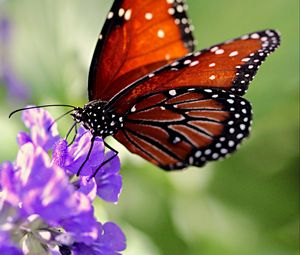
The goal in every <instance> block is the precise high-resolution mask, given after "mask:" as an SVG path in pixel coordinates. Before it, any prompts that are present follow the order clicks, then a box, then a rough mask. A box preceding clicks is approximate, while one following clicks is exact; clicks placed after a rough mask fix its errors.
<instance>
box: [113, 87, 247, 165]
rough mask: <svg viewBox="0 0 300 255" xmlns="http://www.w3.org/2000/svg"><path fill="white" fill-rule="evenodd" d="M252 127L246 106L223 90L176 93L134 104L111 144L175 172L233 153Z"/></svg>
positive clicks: (160, 94) (156, 95) (150, 96)
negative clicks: (121, 146) (118, 143)
mask: <svg viewBox="0 0 300 255" xmlns="http://www.w3.org/2000/svg"><path fill="white" fill-rule="evenodd" d="M250 125H251V106H250V104H249V103H248V102H247V100H245V99H243V98H241V97H239V96H237V95H234V94H233V93H231V92H229V91H225V90H221V89H204V88H194V87H190V88H178V89H171V90H165V91H160V92H155V93H150V94H148V95H144V96H142V97H140V98H138V99H137V101H136V102H135V104H134V105H132V107H131V108H130V109H129V110H128V112H127V113H126V117H125V118H124V127H123V128H122V129H121V130H119V131H118V133H117V134H116V135H115V138H116V139H117V140H118V141H119V142H121V143H122V144H123V145H125V146H126V147H127V148H128V149H129V150H130V151H131V152H133V153H136V154H138V155H140V156H141V157H143V158H144V159H146V160H148V161H150V162H152V163H153V164H155V165H157V166H159V167H160V168H163V169H165V170H173V169H182V168H184V167H187V166H189V165H194V166H202V165H204V164H205V163H206V162H207V161H212V160H217V159H220V158H223V157H225V156H226V155H228V154H230V153H232V152H233V151H235V150H236V148H237V146H238V145H239V144H240V143H241V141H242V140H243V139H244V138H245V137H247V136H248V134H249V129H250Z"/></svg>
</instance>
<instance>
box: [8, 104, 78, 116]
mask: <svg viewBox="0 0 300 255" xmlns="http://www.w3.org/2000/svg"><path fill="white" fill-rule="evenodd" d="M46 107H71V108H73V109H76V107H75V106H73V105H68V104H47V105H38V106H30V107H25V108H20V109H17V110H14V111H13V112H11V113H10V114H9V116H8V118H10V117H11V116H13V115H14V114H15V113H17V112H21V111H26V110H30V109H38V108H46Z"/></svg>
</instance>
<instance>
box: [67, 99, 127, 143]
mask: <svg viewBox="0 0 300 255" xmlns="http://www.w3.org/2000/svg"><path fill="white" fill-rule="evenodd" d="M106 105H107V102H105V101H101V100H94V101H91V102H89V103H87V104H86V105H85V106H84V107H83V108H80V107H77V108H76V109H75V110H74V112H73V113H72V116H73V118H74V120H75V121H76V122H78V123H82V124H83V126H84V127H85V128H86V129H88V130H90V132H91V133H92V134H93V135H94V136H100V137H102V138H105V137H107V136H111V135H114V134H115V133H116V132H117V131H118V130H119V129H120V128H121V127H122V126H123V117H121V116H118V115H117V114H116V113H115V112H113V111H112V110H110V111H107V110H106V109H105V106H106Z"/></svg>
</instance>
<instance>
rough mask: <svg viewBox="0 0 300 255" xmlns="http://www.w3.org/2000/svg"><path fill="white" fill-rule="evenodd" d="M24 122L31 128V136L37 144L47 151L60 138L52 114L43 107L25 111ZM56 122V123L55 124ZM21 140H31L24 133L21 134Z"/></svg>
mask: <svg viewBox="0 0 300 255" xmlns="http://www.w3.org/2000/svg"><path fill="white" fill-rule="evenodd" d="M22 119H23V122H24V124H25V126H26V127H27V128H29V129H30V138H31V141H32V142H33V143H34V144H35V145H39V146H41V147H42V148H43V149H44V150H45V151H48V150H50V149H51V148H52V147H53V145H54V144H55V143H56V142H57V141H58V140H59V138H60V137H59V134H58V130H57V125H56V123H55V121H54V119H53V118H52V116H51V115H50V114H49V113H48V112H46V111H45V110H43V109H32V110H27V111H24V112H23V115H22ZM53 123H54V124H53ZM19 136H21V137H23V138H22V139H21V140H29V139H28V136H27V137H26V135H25V134H24V133H21V134H19Z"/></svg>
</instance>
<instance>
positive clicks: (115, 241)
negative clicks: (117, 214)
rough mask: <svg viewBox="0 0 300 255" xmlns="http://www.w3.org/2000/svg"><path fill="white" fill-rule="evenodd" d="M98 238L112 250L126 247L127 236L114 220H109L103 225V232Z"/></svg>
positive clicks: (121, 249) (120, 249)
mask: <svg viewBox="0 0 300 255" xmlns="http://www.w3.org/2000/svg"><path fill="white" fill-rule="evenodd" d="M98 240H99V241H100V243H102V244H103V246H104V247H106V248H108V249H109V250H112V251H123V250H125V249H126V237H125V235H124V233H123V232H122V230H121V229H120V228H119V226H118V225H116V224H115V223H113V222H107V223H105V224H104V225H103V233H102V235H101V236H100V237H99V238H98Z"/></svg>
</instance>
